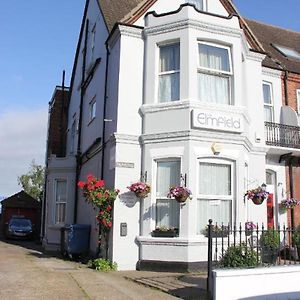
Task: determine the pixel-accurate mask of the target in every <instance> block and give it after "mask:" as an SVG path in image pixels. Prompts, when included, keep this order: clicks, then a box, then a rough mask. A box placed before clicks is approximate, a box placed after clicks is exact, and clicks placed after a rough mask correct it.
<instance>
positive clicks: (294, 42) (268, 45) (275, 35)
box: [245, 19, 300, 74]
mask: <svg viewBox="0 0 300 300" xmlns="http://www.w3.org/2000/svg"><path fill="white" fill-rule="evenodd" d="M245 21H246V23H247V24H248V26H249V27H250V29H251V30H252V32H253V33H254V34H255V36H256V37H257V39H258V40H259V42H260V43H261V44H262V46H263V48H264V50H265V52H266V53H267V54H268V57H267V58H266V59H265V60H264V61H263V65H264V66H266V67H271V68H276V69H282V68H281V66H283V68H284V69H286V70H288V71H290V72H294V73H298V74H300V60H297V59H292V58H288V57H286V56H284V55H283V54H282V53H281V52H279V51H278V50H276V49H275V47H274V46H272V44H275V45H279V46H284V47H288V48H290V49H293V50H296V51H297V52H299V53H300V32H295V31H291V30H287V29H283V28H279V27H275V26H271V25H266V24H262V23H259V22H256V21H253V20H248V19H245ZM270 57H271V58H270ZM279 63H280V65H281V66H280V65H279Z"/></svg>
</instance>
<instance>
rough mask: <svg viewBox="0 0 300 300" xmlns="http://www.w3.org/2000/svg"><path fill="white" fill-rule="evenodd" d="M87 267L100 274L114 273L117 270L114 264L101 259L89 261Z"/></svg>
mask: <svg viewBox="0 0 300 300" xmlns="http://www.w3.org/2000/svg"><path fill="white" fill-rule="evenodd" d="M87 266H88V267H89V268H91V269H95V270H97V271H102V272H109V271H116V270H117V268H118V266H117V264H116V263H115V262H114V263H112V262H110V261H109V260H106V259H103V258H96V259H90V260H89V261H88V263H87Z"/></svg>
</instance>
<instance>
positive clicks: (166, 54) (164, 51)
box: [159, 44, 180, 72]
mask: <svg viewBox="0 0 300 300" xmlns="http://www.w3.org/2000/svg"><path fill="white" fill-rule="evenodd" d="M159 50H160V54H159V65H160V69H159V70H160V72H167V71H174V70H179V68H180V67H179V66H180V48H179V44H172V45H166V46H161V47H159Z"/></svg>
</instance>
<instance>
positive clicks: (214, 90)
mask: <svg viewBox="0 0 300 300" xmlns="http://www.w3.org/2000/svg"><path fill="white" fill-rule="evenodd" d="M198 88H199V92H198V93H199V99H200V101H201V102H208V103H219V104H230V97H229V78H228V77H222V76H219V75H212V74H206V73H200V72H199V73H198Z"/></svg>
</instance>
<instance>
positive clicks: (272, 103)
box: [262, 81, 274, 122]
mask: <svg viewBox="0 0 300 300" xmlns="http://www.w3.org/2000/svg"><path fill="white" fill-rule="evenodd" d="M264 85H267V86H269V88H270V96H271V103H270V104H269V103H265V99H264V95H263V103H264V110H265V107H268V108H271V122H274V97H273V85H272V83H271V82H268V81H263V83H262V90H263V86H264ZM264 114H265V111H264ZM265 121H266V122H270V121H267V120H265Z"/></svg>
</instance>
